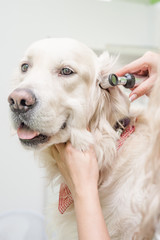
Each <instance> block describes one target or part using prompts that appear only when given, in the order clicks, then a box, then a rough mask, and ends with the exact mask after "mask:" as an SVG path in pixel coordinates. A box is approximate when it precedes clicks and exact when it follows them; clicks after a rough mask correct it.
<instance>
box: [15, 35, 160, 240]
mask: <svg viewBox="0 0 160 240" xmlns="http://www.w3.org/2000/svg"><path fill="white" fill-rule="evenodd" d="M23 62H28V63H29V65H30V67H29V70H28V71H27V72H26V73H22V72H21V71H18V72H17V74H16V76H15V87H18V88H29V89H31V90H32V91H33V92H34V93H35V95H36V97H37V99H38V101H39V105H38V107H36V108H35V110H34V109H33V111H32V115H31V116H30V123H29V126H30V127H31V128H32V129H36V130H38V131H39V132H42V133H45V134H47V135H49V136H51V139H50V141H49V142H48V143H47V144H44V145H43V146H41V148H40V153H41V154H40V155H41V158H43V163H44V164H45V167H46V168H47V171H48V173H49V178H50V180H51V181H52V182H54V181H55V179H57V177H59V182H63V181H64V179H63V178H62V177H61V176H60V173H59V171H58V169H57V166H56V162H55V160H54V159H53V156H52V154H51V150H50V147H51V146H52V145H54V144H56V143H59V142H66V141H67V140H70V141H71V143H72V144H73V146H75V147H76V148H78V149H83V150H85V149H87V147H88V146H89V145H90V144H94V146H95V151H96V154H97V160H98V165H99V171H100V173H101V174H100V176H101V177H100V179H99V196H100V201H101V205H102V210H103V214H104V218H105V221H106V224H107V227H108V230H109V233H110V236H111V239H114V240H120V239H123V240H129V239H152V237H153V235H154V232H155V228H156V224H157V222H158V220H159V214H160V210H159V209H160V208H159V207H160V193H159V187H160V174H159V170H160V148H159V140H160V108H159V106H158V105H159V102H160V94H159V89H160V80H159V79H157V82H156V86H155V88H154V89H153V94H151V97H150V103H149V106H148V108H147V111H146V112H145V111H144V112H142V111H141V113H139V111H135V112H134V113H133V112H131V111H130V109H129V101H128V97H126V95H125V94H124V93H123V92H122V91H121V89H120V88H119V87H114V88H109V89H108V91H105V90H103V89H101V88H100V87H99V84H100V82H101V81H106V79H107V75H108V73H109V72H110V71H111V69H112V67H113V66H112V65H113V62H114V60H113V59H112V58H111V57H110V56H109V55H108V53H104V54H102V55H101V56H100V57H99V58H98V57H97V56H96V54H95V53H94V52H93V51H92V50H90V49H89V48H88V47H86V46H85V45H83V44H82V43H79V42H77V41H75V40H72V39H45V40H41V41H39V42H36V43H34V44H33V45H31V47H29V49H28V50H27V51H26V53H25V55H24V59H23V60H22V62H21V63H20V64H22V63H23ZM66 66H68V67H70V68H71V69H73V71H74V72H75V73H74V74H73V75H70V76H61V75H60V74H59V72H60V70H61V69H62V68H63V67H66ZM124 117H130V119H131V122H132V123H133V124H134V125H135V132H134V133H133V134H132V135H131V136H130V137H129V138H128V139H127V140H126V141H125V143H124V145H123V146H122V147H121V148H120V150H119V151H117V148H116V147H117V140H118V136H117V133H116V132H115V130H114V129H113V126H114V124H115V123H116V122H117V121H118V120H120V119H122V118H124ZM64 121H67V127H66V128H65V129H61V126H62V124H63V122H64ZM87 127H89V129H90V131H91V132H88V131H87V130H86V129H87ZM53 205H54V204H53ZM57 206H58V203H56V209H57ZM52 207H53V206H51V207H50V208H49V212H50V220H49V226H50V227H49V228H50V230H51V232H56V234H57V239H58V240H61V239H66V240H67V239H70V240H71V239H77V230H76V220H75V216H74V208H73V205H72V206H71V207H70V208H69V209H68V210H67V212H66V213H64V215H60V213H58V210H55V212H56V215H55V214H53V215H52V211H53V208H52ZM56 223H57V225H56ZM95 227H96V226H95Z"/></svg>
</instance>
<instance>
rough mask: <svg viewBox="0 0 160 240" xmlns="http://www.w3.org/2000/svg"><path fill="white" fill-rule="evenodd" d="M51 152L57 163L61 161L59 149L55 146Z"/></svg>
mask: <svg viewBox="0 0 160 240" xmlns="http://www.w3.org/2000/svg"><path fill="white" fill-rule="evenodd" d="M51 151H52V155H53V158H54V159H55V160H56V162H57V161H58V160H59V158H60V156H59V152H58V150H57V148H56V147H55V146H53V147H52V148H51Z"/></svg>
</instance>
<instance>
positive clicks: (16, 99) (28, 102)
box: [8, 88, 36, 113]
mask: <svg viewBox="0 0 160 240" xmlns="http://www.w3.org/2000/svg"><path fill="white" fill-rule="evenodd" d="M8 102H9V104H10V108H11V110H12V111H13V112H18V113H25V112H27V111H28V110H29V109H31V108H33V106H34V105H35V103H36V97H35V95H34V93H33V92H32V91H31V90H30V89H25V88H17V89H15V90H14V91H13V92H12V93H11V94H10V95H9V97H8Z"/></svg>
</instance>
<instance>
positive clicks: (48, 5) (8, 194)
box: [0, 0, 160, 214]
mask: <svg viewBox="0 0 160 240" xmlns="http://www.w3.org/2000/svg"><path fill="white" fill-rule="evenodd" d="M154 2H156V0H150V2H149V0H148V1H147V0H139V1H138V0H137V1H136V0H135V1H134V0H128V1H121V0H113V1H97V0H79V1H78V0H5V1H3V0H0V92H1V94H0V109H1V113H0V129H1V130H0V133H1V137H0V153H1V154H0V214H2V213H4V212H6V211H11V210H25V211H27V210H28V211H34V212H36V213H38V214H43V213H44V206H45V188H46V184H45V173H44V170H43V169H42V168H40V167H39V164H38V162H37V161H35V160H34V155H33V153H32V152H30V151H26V150H24V149H23V148H22V147H21V146H20V144H19V142H18V139H17V137H16V136H11V134H10V127H9V126H10V123H9V117H8V103H7V96H8V93H9V88H10V80H11V77H12V73H13V71H14V68H15V67H16V66H17V63H18V61H19V59H20V58H21V57H22V55H23V52H24V50H25V49H26V48H27V46H28V45H29V44H30V43H32V42H33V41H35V40H39V39H41V38H45V37H72V38H76V39H78V40H80V41H82V42H84V43H86V44H87V45H88V46H89V47H91V48H93V49H94V50H95V51H96V52H97V53H100V52H102V51H103V50H109V51H110V52H115V53H120V55H121V57H120V59H121V60H122V62H123V64H124V63H129V61H131V60H132V59H135V58H137V57H139V56H141V55H142V54H143V53H144V52H145V51H147V50H149V49H150V50H153V51H157V50H158V49H159V48H160V3H158V1H157V3H154Z"/></svg>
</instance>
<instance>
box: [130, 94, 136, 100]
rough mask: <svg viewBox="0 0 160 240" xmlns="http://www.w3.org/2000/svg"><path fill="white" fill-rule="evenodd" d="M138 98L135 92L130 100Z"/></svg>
mask: <svg viewBox="0 0 160 240" xmlns="http://www.w3.org/2000/svg"><path fill="white" fill-rule="evenodd" d="M136 98H137V94H133V95H132V96H130V98H129V101H130V102H133V101H134V100H136Z"/></svg>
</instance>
